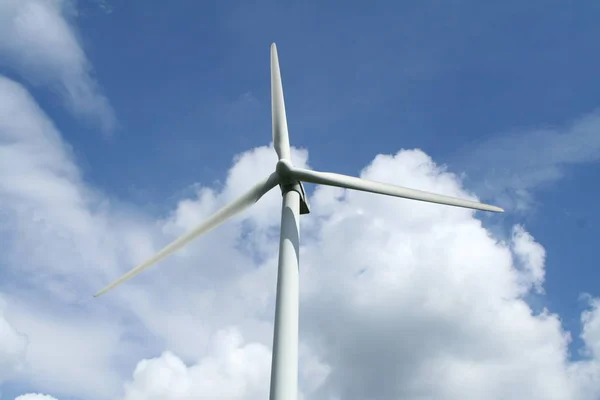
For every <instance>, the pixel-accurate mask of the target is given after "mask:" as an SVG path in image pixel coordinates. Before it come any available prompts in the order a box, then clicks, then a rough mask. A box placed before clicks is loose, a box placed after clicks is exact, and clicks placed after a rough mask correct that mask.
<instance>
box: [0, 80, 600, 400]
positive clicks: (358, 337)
mask: <svg viewBox="0 0 600 400" xmlns="http://www.w3.org/2000/svg"><path fill="white" fill-rule="evenodd" d="M294 151H295V153H294V154H295V156H296V157H297V160H301V161H300V163H301V164H302V163H306V159H307V154H306V152H296V150H294ZM272 165H274V156H273V154H272V149H271V148H267V147H265V148H258V149H254V150H252V151H250V152H248V153H245V154H243V155H241V156H240V157H238V158H237V159H236V161H235V162H234V165H233V167H232V169H231V170H230V173H229V174H228V177H227V180H226V181H225V183H224V187H223V188H222V190H215V189H212V188H208V187H200V188H199V189H198V192H197V193H198V196H193V197H192V198H189V199H183V200H182V201H181V202H180V203H179V205H178V207H177V208H176V209H175V210H173V212H172V213H171V214H170V215H168V216H167V217H166V218H156V217H153V216H148V215H140V214H138V213H135V212H134V211H133V210H132V208H131V207H127V206H125V205H122V204H118V203H115V202H114V201H111V199H108V198H106V196H104V195H102V193H99V192H98V191H95V190H93V188H91V187H89V186H88V185H86V184H85V182H84V180H83V179H82V177H81V174H80V172H79V170H78V168H77V166H76V164H75V163H74V161H73V159H72V157H71V155H70V151H69V148H68V146H66V145H65V144H64V143H63V142H62V140H61V138H60V135H59V133H58V132H57V131H56V129H55V127H54V126H53V125H52V123H51V121H49V120H48V118H47V117H46V116H45V115H44V113H43V112H42V111H41V110H40V109H39V108H38V107H37V105H36V104H35V102H34V101H33V99H32V98H31V97H30V96H29V95H28V93H27V92H26V91H25V90H24V89H23V88H22V87H21V86H19V85H18V84H15V83H14V82H11V81H9V80H7V79H5V78H2V79H0V201H1V204H2V210H3V212H4V214H5V215H4V216H3V218H5V221H4V222H3V224H2V227H3V230H2V231H0V235H2V238H3V241H2V243H3V249H2V250H3V251H2V253H1V254H2V259H1V262H2V264H3V271H6V272H7V273H8V274H10V275H7V276H10V277H11V281H10V285H9V284H7V283H6V281H4V280H3V281H2V283H1V284H0V285H1V286H0V289H2V290H3V291H5V292H6V293H7V294H6V298H7V301H8V304H9V307H7V310H8V311H7V321H10V323H11V326H12V327H13V329H14V330H17V331H19V332H22V333H23V334H25V335H27V337H28V338H29V345H28V347H27V352H26V354H25V359H26V364H27V365H26V369H25V372H24V373H21V374H19V377H18V379H19V382H21V383H27V384H30V385H32V389H31V390H32V391H33V390H35V391H42V392H44V393H52V394H53V395H57V396H59V397H68V396H80V397H82V396H85V397H87V398H90V397H91V398H94V399H96V398H97V399H114V398H119V397H120V396H121V395H123V396H125V399H127V400H134V399H136V398H150V399H157V400H158V399H175V398H178V399H179V398H186V397H185V396H188V398H190V397H192V398H194V397H193V396H200V395H203V396H208V395H212V396H219V395H220V396H222V397H224V398H254V397H257V396H262V397H265V396H266V393H267V392H268V383H269V382H268V377H269V374H268V371H269V363H270V351H269V349H270V346H271V339H272V328H273V327H272V321H273V307H274V292H275V269H276V268H275V266H276V255H277V240H276V238H277V233H278V232H277V224H278V214H279V213H278V212H275V213H272V214H270V213H269V207H271V210H278V207H279V205H280V201H281V196H280V194H279V193H278V192H277V190H275V191H273V192H272V193H271V194H269V196H267V197H265V198H264V199H263V200H261V202H260V203H259V204H258V206H257V207H256V208H254V209H253V210H252V211H250V212H248V213H246V214H244V216H240V217H239V218H237V219H235V220H234V221H232V222H231V223H229V224H225V225H223V226H222V227H220V228H219V229H218V230H216V231H214V232H211V233H210V234H208V235H207V236H206V237H204V238H202V239H201V240H198V241H196V242H194V243H193V245H192V246H190V247H189V248H187V249H186V250H185V251H183V252H181V253H179V254H177V255H175V256H174V257H172V258H170V259H169V260H165V261H164V262H162V263H161V264H160V265H158V266H155V267H153V268H152V269H150V270H149V271H147V272H146V273H144V274H143V275H140V276H139V277H136V279H135V280H133V281H131V282H130V283H127V284H126V285H124V286H121V287H120V288H118V289H117V290H115V291H114V292H111V293H109V294H108V295H106V296H105V297H101V298H100V299H96V300H93V301H92V300H91V299H90V298H89V296H90V294H91V293H93V292H94V291H95V289H97V288H99V287H101V286H102V284H103V283H106V282H108V281H109V280H111V279H113V278H115V277H116V276H118V274H119V273H121V272H123V271H125V270H126V269H129V268H130V267H131V266H132V265H133V264H135V263H136V262H137V261H140V260H141V259H142V258H144V257H145V256H147V255H148V254H150V253H151V252H153V251H155V250H157V249H158V246H159V245H160V244H163V243H166V242H167V241H169V240H171V239H172V238H173V237H174V236H176V235H178V234H180V233H181V232H182V231H184V230H185V229H187V228H189V227H190V226H191V225H193V224H194V223H196V222H198V221H200V220H201V219H202V218H204V217H205V216H206V215H208V214H209V213H210V212H212V211H214V210H215V209H216V208H218V207H219V206H220V205H222V204H224V203H226V202H227V201H229V200H231V199H232V198H233V197H235V196H237V195H239V193H241V192H242V191H243V190H244V189H245V188H247V187H248V186H249V185H251V184H252V180H251V179H250V177H251V176H253V175H254V174H255V173H257V174H259V175H261V176H262V174H266V173H268V172H269V170H270V167H269V166H272ZM362 176H363V177H366V178H370V179H377V180H383V181H388V182H391V183H399V184H403V185H406V186H412V187H415V188H418V189H424V190H435V191H438V192H441V193H445V194H450V195H458V196H466V197H470V198H474V196H473V195H471V194H469V193H466V192H465V191H464V189H463V188H462V184H461V182H460V180H459V179H458V178H457V177H456V176H455V175H453V174H451V173H448V172H447V171H445V170H444V169H443V168H440V167H438V166H437V165H436V164H435V163H434V162H433V160H431V158H430V157H428V156H427V155H426V154H424V153H423V152H421V151H417V150H412V151H401V152H399V153H397V154H396V155H393V156H390V155H388V156H377V157H376V158H375V160H374V161H373V162H372V163H371V164H370V165H369V166H368V167H367V168H365V169H364V170H363V172H362ZM311 200H312V205H313V210H314V213H313V214H311V215H309V216H307V217H303V219H302V227H303V228H302V229H303V230H302V238H303V242H302V243H303V246H302V249H301V251H302V255H301V260H302V261H301V292H302V301H301V303H302V308H301V314H302V319H301V329H302V331H301V340H302V344H301V368H300V372H301V385H302V386H301V390H302V393H303V397H304V398H306V399H317V400H318V399H328V398H344V399H354V398H356V399H365V398H380V399H395V398H400V397H401V398H406V399H423V398H445V399H454V398H461V399H465V398H466V399H469V398H473V399H479V398H490V399H494V398H497V399H504V398H519V397H526V398H530V399H577V400H586V399H590V400H591V399H595V398H597V394H598V391H599V390H600V385H599V384H598V382H599V381H600V368H598V365H599V364H598V358H597V357H598V348H599V346H598V343H599V342H600V340H598V334H597V333H598V331H600V330H599V329H597V327H598V326H600V325H599V324H598V320H600V318H599V317H598V315H599V314H600V313H598V311H597V310H598V307H597V303H596V301H595V300H593V301H592V303H591V305H590V310H589V311H588V312H586V313H584V315H583V318H582V325H583V336H582V338H583V340H584V342H585V345H586V349H587V352H588V354H587V356H586V358H585V359H583V360H581V361H577V362H573V361H570V359H569V355H568V351H567V349H568V348H567V345H568V343H569V340H570V338H569V335H568V333H567V332H564V331H563V329H562V327H561V323H560V319H559V317H558V316H557V315H554V314H551V313H550V312H544V313H542V314H540V315H535V314H533V312H532V310H531V309H530V308H529V306H528V305H527V303H526V302H525V301H524V300H523V297H524V295H525V294H527V291H528V290H535V289H536V288H542V287H543V280H544V276H545V269H544V260H545V250H544V248H543V247H542V246H541V245H540V244H539V243H537V242H536V241H535V239H534V238H533V237H532V235H531V234H529V233H528V232H527V231H526V230H525V229H524V228H523V227H520V226H517V227H515V228H514V231H513V236H512V238H511V239H510V240H509V241H508V242H502V241H500V240H498V239H497V238H495V237H494V236H493V235H492V234H491V233H490V232H489V231H487V230H486V229H485V227H484V226H483V225H482V223H481V222H480V221H479V220H478V219H477V218H476V214H474V213H473V212H471V211H469V210H465V209H459V208H450V207H442V206H438V205H432V204H425V203H419V202H414V201H408V200H402V199H394V198H389V197H379V196H374V195H370V194H366V193H357V192H350V191H343V190H338V189H330V188H318V189H317V190H316V191H315V193H314V196H313V198H312V199H311ZM242 228H245V229H242ZM250 228H251V229H250ZM10 310H13V311H10ZM229 327H231V328H229ZM161 353H162V355H161V356H159V357H157V358H148V357H149V356H152V355H156V354H161ZM141 358H143V359H145V361H141V362H138V363H137V368H135V369H134V365H135V364H136V362H137V361H138V360H140V359H141ZM132 360H133V361H135V362H133V361H132ZM211 391H213V392H211ZM219 391H221V392H219ZM90 392H91V393H90ZM63 395H64V396H63Z"/></svg>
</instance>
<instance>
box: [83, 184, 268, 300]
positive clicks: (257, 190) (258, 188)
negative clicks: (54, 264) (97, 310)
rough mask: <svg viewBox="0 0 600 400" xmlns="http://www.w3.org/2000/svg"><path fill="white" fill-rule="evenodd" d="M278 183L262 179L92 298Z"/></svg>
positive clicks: (160, 257)
mask: <svg viewBox="0 0 600 400" xmlns="http://www.w3.org/2000/svg"><path fill="white" fill-rule="evenodd" d="M278 183H279V178H278V177H277V174H275V173H273V174H271V176H269V177H268V178H266V179H263V180H262V181H260V182H259V183H257V184H256V185H254V187H252V189H250V190H249V191H248V192H246V193H245V194H244V195H242V196H241V197H239V198H238V199H237V200H235V201H233V202H232V203H229V204H228V205H226V206H225V207H223V208H221V209H220V210H219V211H217V212H216V213H215V214H213V215H212V216H211V217H210V218H208V219H207V220H205V221H204V222H202V223H201V224H200V225H198V226H197V227H195V228H194V229H192V230H191V231H189V232H188V233H186V234H184V235H183V236H180V237H179V238H178V239H176V240H175V241H173V242H172V243H171V244H169V245H168V246H166V247H165V248H164V249H162V250H161V251H159V252H158V253H157V254H155V255H154V256H152V257H151V258H149V259H148V260H146V261H145V262H143V263H142V264H140V265H138V266H137V267H135V268H134V269H132V270H131V271H129V272H128V273H126V274H125V275H123V276H122V277H120V278H119V279H117V280H116V281H114V282H112V283H111V284H110V285H108V286H107V287H105V288H104V289H102V290H100V291H99V292H98V293H96V294H95V295H94V297H98V296H100V295H102V294H104V293H106V292H108V291H109V290H111V289H113V288H114V287H116V286H117V285H119V284H121V283H123V282H125V281H126V280H127V279H129V278H132V277H133V276H135V275H137V274H139V273H140V272H142V271H143V270H145V269H146V268H148V267H150V266H152V265H153V264H155V263H157V262H158V261H160V260H162V259H163V258H165V257H167V256H168V255H170V254H171V253H174V252H175V251H177V250H179V249H180V248H182V247H183V246H185V245H186V244H188V243H189V242H191V241H192V240H193V239H195V238H196V237H198V236H200V235H202V234H204V233H206V232H208V231H210V230H211V229H214V228H216V227H217V226H219V225H221V224H222V223H223V222H225V221H227V220H228V219H229V218H231V217H233V216H234V215H235V214H237V213H239V212H241V211H244V210H245V209H246V208H248V207H250V206H251V205H253V204H254V203H256V202H257V201H258V200H259V199H260V198H261V197H262V196H263V195H264V194H265V193H267V192H268V191H269V190H271V189H273V188H274V187H275V186H276V185H277V184H278Z"/></svg>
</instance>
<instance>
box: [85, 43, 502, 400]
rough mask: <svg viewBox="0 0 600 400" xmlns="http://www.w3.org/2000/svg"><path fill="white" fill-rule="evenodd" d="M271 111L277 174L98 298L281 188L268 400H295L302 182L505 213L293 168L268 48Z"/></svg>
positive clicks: (304, 204) (304, 209) (304, 206)
mask: <svg viewBox="0 0 600 400" xmlns="http://www.w3.org/2000/svg"><path fill="white" fill-rule="evenodd" d="M271 110H272V124H273V147H274V148H275V151H276V152H277V156H278V157H279V161H277V164H276V165H275V171H274V172H273V173H272V174H271V175H270V176H268V177H266V178H264V179H263V180H261V181H259V182H258V183H257V184H256V185H254V186H253V187H252V188H251V189H250V190H249V191H248V192H246V194H244V195H242V196H241V197H240V198H238V199H237V200H235V201H233V202H232V203H230V204H228V205H227V206H225V207H223V208H222V209H220V210H219V211H217V212H216V213H215V214H213V215H212V216H211V217H210V218H208V219H207V220H206V221H204V222H202V223H201V224H199V225H198V226H197V227H195V228H194V229H192V230H191V231H189V232H188V233H186V234H184V235H183V236H181V237H179V238H178V239H176V240H175V241H173V242H172V243H171V244H169V245H167V246H166V247H165V248H164V249H162V250H161V251H159V252H158V253H157V254H155V255H154V256H152V257H151V258H150V259H148V260H147V261H145V262H143V263H142V264H140V265H138V266H137V267H135V268H133V269H132V270H131V271H129V272H128V273H126V274H125V275H123V276H122V277H120V278H119V279H117V280H116V281H114V282H112V283H111V284H110V285H108V286H107V287H105V288H104V289H102V290H100V291H99V292H97V293H96V294H95V295H94V297H97V296H100V295H101V294H104V293H106V292H108V291H109V290H111V289H113V288H114V287H115V286H117V285H119V284H121V283H123V282H124V281H126V280H127V279H129V278H131V277H133V276H135V275H137V274H138V273H140V272H142V271H143V270H145V269H146V268H148V267H150V266H151V265H153V264H155V263H157V262H158V261H160V260H162V259H163V258H165V257H167V256H168V255H170V254H171V253H173V252H175V251H177V250H178V249H180V248H182V247H183V246H185V245H186V244H188V243H189V242H191V241H192V240H193V239H195V238H196V237H198V236H200V235H202V234H204V233H206V232H208V231H210V230H211V229H214V228H216V227H217V226H219V225H221V224H222V223H224V222H225V221H227V220H228V219H229V218H231V217H233V216H234V215H236V214H237V213H239V212H241V211H243V210H245V209H247V208H248V207H250V206H252V205H253V204H254V203H256V202H257V201H258V200H259V199H260V198H261V197H262V196H264V195H265V193H267V192H269V191H270V190H271V189H273V188H274V187H275V186H277V185H279V187H280V188H281V192H282V196H283V204H282V209H281V231H280V237H279V266H278V273H277V274H278V275H277V295H276V301H275V328H274V335H273V356H272V357H273V358H272V365H271V387H270V397H269V398H270V400H293V399H296V397H297V393H298V313H299V307H298V305H299V287H298V285H299V282H298V272H299V233H300V231H299V224H298V218H299V216H300V215H301V214H308V213H309V206H308V199H307V197H306V194H305V193H306V192H305V191H304V186H303V185H302V182H308V183H313V184H320V185H328V186H336V187H340V188H345V189H354V190H360V191H364V192H371V193H376V194H384V195H388V196H395V197H402V198H405V199H412V200H420V201H425V202H429V203H438V204H445V205H450V206H456V207H464V208H470V209H475V210H482V211H492V212H503V211H504V210H503V209H501V208H500V207H496V206H491V205H487V204H482V203H477V202H475V201H470V200H463V199H458V198H455V197H450V196H444V195H440V194H434V193H428V192H423V191H420V190H414V189H407V188H403V187H400V186H394V185H389V184H386V183H380V182H374V181H368V180H365V179H361V178H356V177H352V176H346V175H340V174H334V173H331V172H317V171H313V170H308V169H304V168H297V167H295V166H294V165H293V164H292V161H291V157H290V142H289V137H288V127H287V119H286V116H285V104H284V101H283V86H282V84H281V73H280V71H279V58H278V56H277V46H276V45H275V43H272V44H271Z"/></svg>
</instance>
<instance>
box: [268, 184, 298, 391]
mask: <svg viewBox="0 0 600 400" xmlns="http://www.w3.org/2000/svg"><path fill="white" fill-rule="evenodd" d="M299 215H300V194H299V193H298V192H297V191H295V190H293V189H291V190H288V191H286V192H285V193H284V194H283V207H282V211H281V234H280V237H279V267H278V273H277V298H276V301H275V329H274V334H273V360H272V364H271V393H270V396H269V399H270V400H296V398H297V396H298V318H299V259H300V253H299V251H300V245H299V235H300V225H299Z"/></svg>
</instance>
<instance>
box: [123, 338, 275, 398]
mask: <svg viewBox="0 0 600 400" xmlns="http://www.w3.org/2000/svg"><path fill="white" fill-rule="evenodd" d="M270 371H271V351H270V349H269V348H268V347H267V346H264V345H262V344H258V343H248V344H244V340H243V337H242V336H241V334H240V333H239V332H238V331H237V330H236V329H228V330H223V331H219V332H217V334H216V335H215V337H214V338H213V340H212V341H211V343H210V350H209V352H208V354H207V355H206V357H204V358H203V359H202V360H201V361H200V362H199V363H197V364H195V365H193V366H191V367H187V366H186V365H185V364H184V363H183V361H182V360H181V359H179V358H178V357H176V356H175V355H174V354H172V353H170V352H165V353H163V354H162V355H161V356H160V357H158V358H154V359H151V360H142V361H140V363H139V364H138V365H137V367H136V369H135V371H134V373H133V381H132V382H130V383H128V384H126V386H125V397H124V400H142V399H149V400H175V399H177V400H179V399H248V400H250V399H257V400H258V399H265V398H267V397H268V393H269V392H268V386H267V385H265V382H268V379H269V375H270Z"/></svg>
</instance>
